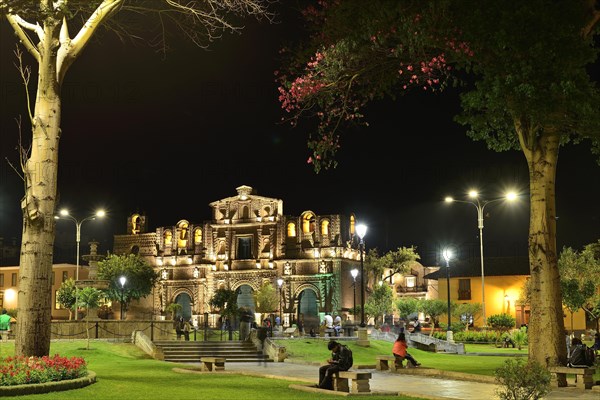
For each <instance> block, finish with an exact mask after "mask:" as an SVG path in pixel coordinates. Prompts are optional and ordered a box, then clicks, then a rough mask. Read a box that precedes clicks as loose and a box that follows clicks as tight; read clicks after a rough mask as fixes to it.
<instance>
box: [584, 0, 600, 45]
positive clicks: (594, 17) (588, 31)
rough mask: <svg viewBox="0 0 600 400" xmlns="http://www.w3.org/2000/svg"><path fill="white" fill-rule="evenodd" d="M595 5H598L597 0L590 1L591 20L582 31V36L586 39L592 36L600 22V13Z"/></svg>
mask: <svg viewBox="0 0 600 400" xmlns="http://www.w3.org/2000/svg"><path fill="white" fill-rule="evenodd" d="M595 4H596V0H589V1H588V10H589V13H590V20H589V21H588V23H587V24H586V25H585V26H584V27H583V29H582V30H581V35H582V36H583V37H584V38H586V39H587V38H588V37H590V36H591V35H592V32H593V31H594V28H595V27H596V25H598V23H599V22H600V11H598V10H596V8H595Z"/></svg>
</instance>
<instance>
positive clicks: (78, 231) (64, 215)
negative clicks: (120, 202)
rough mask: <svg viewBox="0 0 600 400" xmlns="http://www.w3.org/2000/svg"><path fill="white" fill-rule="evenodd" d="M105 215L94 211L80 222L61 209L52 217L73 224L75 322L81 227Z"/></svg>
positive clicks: (64, 209)
mask: <svg viewBox="0 0 600 400" xmlns="http://www.w3.org/2000/svg"><path fill="white" fill-rule="evenodd" d="M105 215H106V212H105V211H104V210H98V211H96V213H95V214H94V215H90V216H89V217H86V218H84V219H82V220H81V221H80V220H78V219H77V218H75V217H73V216H72V215H70V214H69V210H67V209H66V208H63V209H62V210H60V211H59V215H56V216H54V219H57V220H60V219H62V218H64V219H69V220H71V221H73V222H74V223H75V243H76V245H77V246H76V247H77V258H76V259H75V265H76V266H77V267H76V269H75V320H77V309H78V306H77V294H78V288H77V281H78V280H79V242H80V241H81V225H82V224H83V223H84V222H85V221H90V220H93V219H96V218H103V217H104V216H105Z"/></svg>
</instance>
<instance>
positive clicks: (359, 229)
mask: <svg viewBox="0 0 600 400" xmlns="http://www.w3.org/2000/svg"><path fill="white" fill-rule="evenodd" d="M356 234H357V235H358V237H359V239H360V326H361V328H364V327H365V326H366V324H365V265H364V264H365V261H364V254H363V253H364V252H365V241H364V240H363V239H364V237H365V235H366V234H367V226H366V225H365V224H358V225H356Z"/></svg>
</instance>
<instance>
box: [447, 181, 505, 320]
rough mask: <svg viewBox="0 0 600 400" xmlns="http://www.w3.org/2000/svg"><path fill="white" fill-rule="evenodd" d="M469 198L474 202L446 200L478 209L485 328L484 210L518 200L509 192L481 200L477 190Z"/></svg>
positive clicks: (482, 306)
mask: <svg viewBox="0 0 600 400" xmlns="http://www.w3.org/2000/svg"><path fill="white" fill-rule="evenodd" d="M469 197H470V198H472V199H473V200H472V201H471V200H455V199H454V198H452V197H450V196H448V197H446V198H445V199H444V201H445V202H446V203H452V202H458V203H467V204H472V205H473V206H475V208H476V209H477V228H479V254H480V259H481V309H482V313H481V314H482V318H483V326H486V325H487V319H486V315H485V269H484V267H483V210H484V208H485V206H486V205H488V204H490V203H494V202H496V201H500V200H508V201H513V200H515V199H516V198H517V195H516V193H514V192H508V193H506V195H505V196H504V197H499V198H497V199H492V200H479V193H477V191H475V190H471V191H470V192H469Z"/></svg>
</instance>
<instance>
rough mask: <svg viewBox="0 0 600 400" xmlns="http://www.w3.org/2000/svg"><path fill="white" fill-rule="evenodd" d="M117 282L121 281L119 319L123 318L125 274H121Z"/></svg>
mask: <svg viewBox="0 0 600 400" xmlns="http://www.w3.org/2000/svg"><path fill="white" fill-rule="evenodd" d="M119 282H120V283H121V320H123V310H124V307H123V303H124V302H125V283H126V282H127V278H126V277H125V276H121V277H120V278H119Z"/></svg>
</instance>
